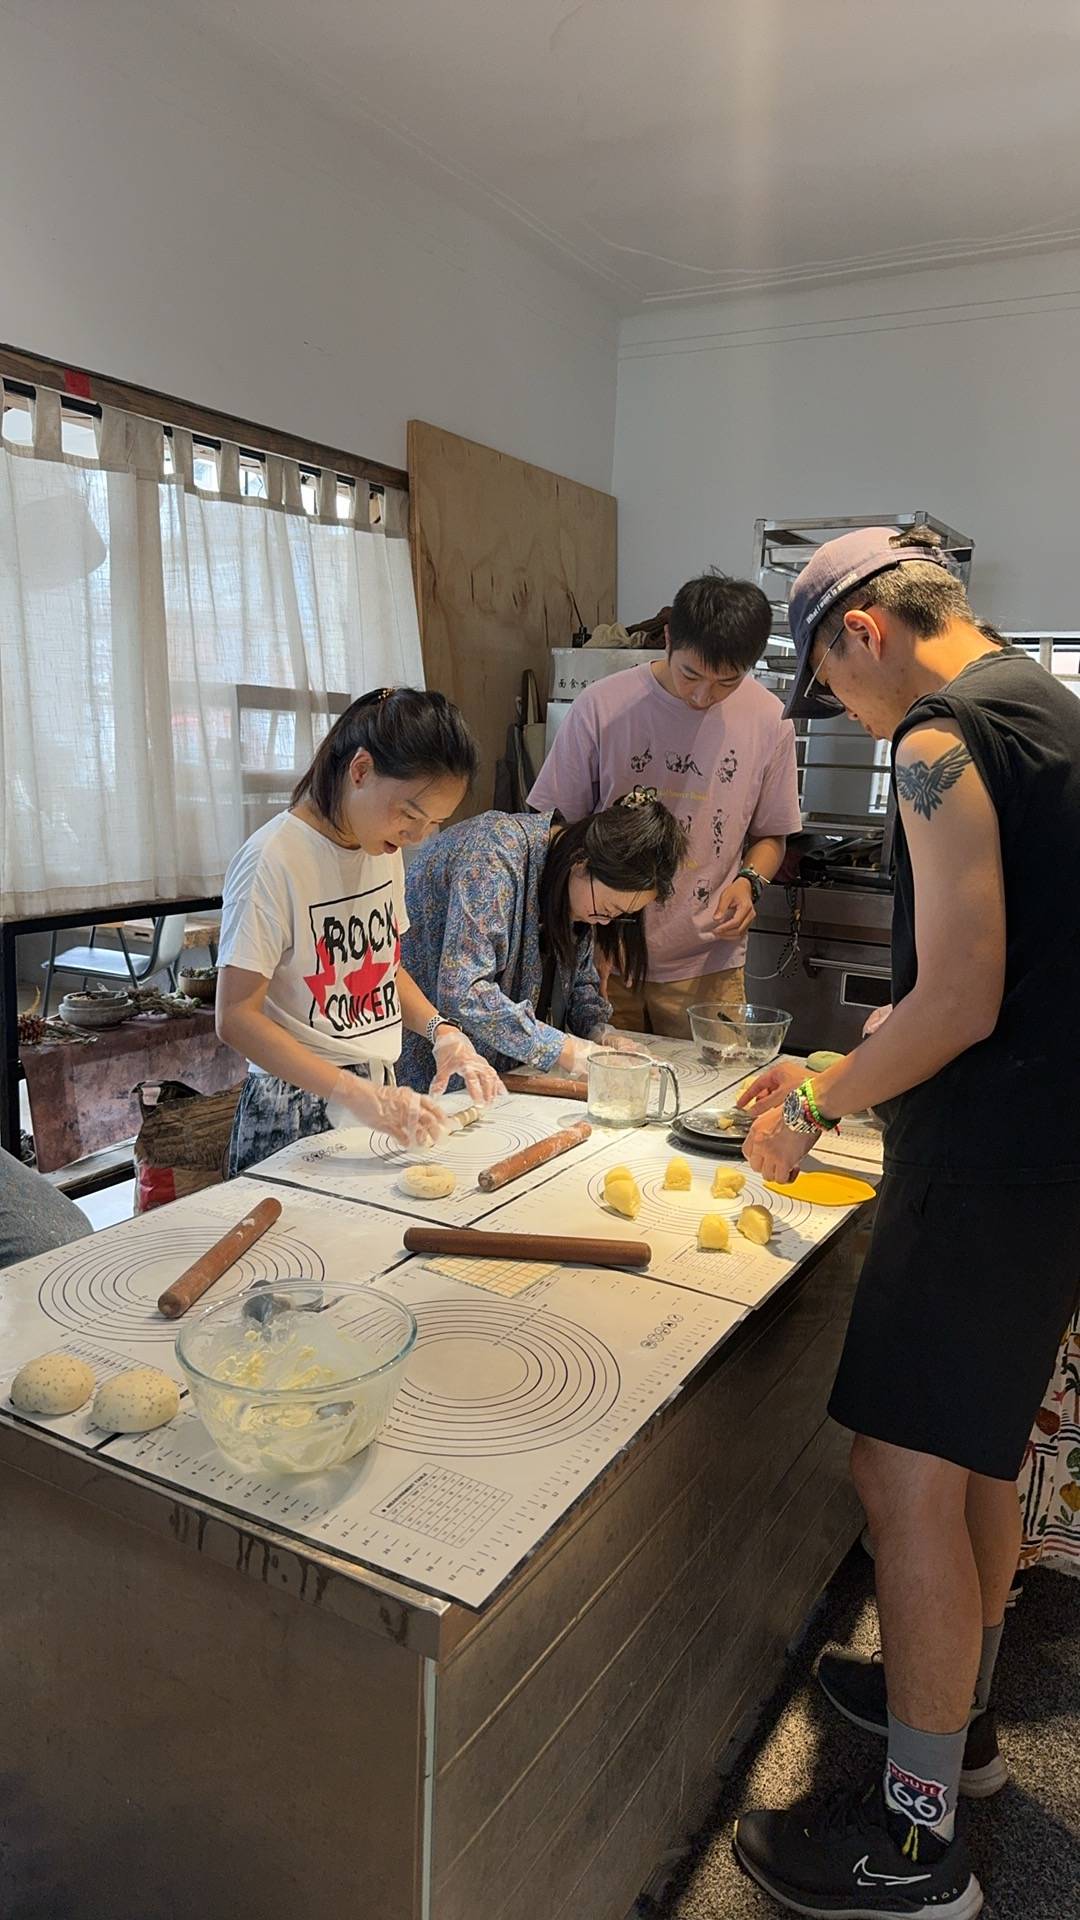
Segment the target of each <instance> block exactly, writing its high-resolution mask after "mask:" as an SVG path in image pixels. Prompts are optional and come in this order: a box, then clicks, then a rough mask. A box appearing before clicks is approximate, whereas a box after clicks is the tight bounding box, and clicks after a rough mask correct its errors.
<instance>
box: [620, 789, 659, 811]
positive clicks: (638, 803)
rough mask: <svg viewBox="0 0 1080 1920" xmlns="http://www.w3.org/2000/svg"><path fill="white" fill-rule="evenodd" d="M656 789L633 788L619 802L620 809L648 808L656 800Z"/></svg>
mask: <svg viewBox="0 0 1080 1920" xmlns="http://www.w3.org/2000/svg"><path fill="white" fill-rule="evenodd" d="M656 797H657V794H656V788H655V787H631V789H630V791H629V793H624V794H623V797H622V799H621V800H620V801H619V805H620V807H648V806H651V805H652V803H653V801H654V800H655V799H656Z"/></svg>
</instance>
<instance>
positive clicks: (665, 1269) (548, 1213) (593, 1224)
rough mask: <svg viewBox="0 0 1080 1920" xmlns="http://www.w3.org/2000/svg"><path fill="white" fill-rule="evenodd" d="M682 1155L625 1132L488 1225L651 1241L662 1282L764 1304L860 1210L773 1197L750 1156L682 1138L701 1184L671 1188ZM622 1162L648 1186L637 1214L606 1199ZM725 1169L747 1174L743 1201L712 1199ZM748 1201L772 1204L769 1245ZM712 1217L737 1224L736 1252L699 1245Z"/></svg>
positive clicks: (654, 1271)
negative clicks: (741, 1221)
mask: <svg viewBox="0 0 1080 1920" xmlns="http://www.w3.org/2000/svg"><path fill="white" fill-rule="evenodd" d="M675 1152H676V1149H673V1148H672V1147H671V1145H670V1144H669V1143H668V1142H667V1141H666V1140H663V1139H653V1140H651V1141H644V1140H643V1138H642V1135H641V1134H640V1133H639V1132H638V1133H629V1132H628V1133H625V1134H624V1135H623V1137H622V1139H621V1140H620V1141H619V1142H617V1143H615V1144H613V1145H611V1146H610V1147H608V1148H607V1149H605V1151H604V1152H603V1153H601V1154H597V1155H596V1156H595V1158H593V1159H592V1160H590V1161H589V1162H588V1163H587V1164H586V1165H585V1166H584V1167H580V1168H577V1169H570V1170H568V1171H567V1172H566V1173H563V1174H559V1175H557V1176H556V1177H555V1179H554V1180H553V1181H551V1182H550V1184H549V1185H548V1186H547V1187H546V1188H545V1189H544V1191H543V1193H542V1194H535V1193H533V1194H523V1195H521V1197H520V1198H519V1199H517V1200H513V1201H508V1202H507V1205H506V1206H505V1207H504V1208H503V1209H502V1210H501V1211H500V1212H499V1213H498V1214H497V1215H496V1216H495V1218H494V1219H492V1220H490V1221H489V1223H488V1224H489V1225H490V1226H491V1227H492V1228H493V1229H497V1230H498V1231H499V1232H508V1233H511V1232H517V1233H536V1232H539V1231H540V1230H541V1222H542V1221H543V1220H548V1221H550V1220H551V1219H553V1218H557V1219H558V1221H559V1226H560V1231H562V1232H564V1233H571V1234H603V1235H605V1236H607V1237H609V1238H612V1239H616V1240H646V1241H647V1242H648V1243H649V1245H650V1247H651V1248H652V1259H651V1261H650V1263H649V1268H648V1271H649V1273H650V1274H651V1275H652V1276H653V1277H654V1278H655V1279H658V1280H663V1281H665V1282H667V1283H670V1284H674V1285H677V1286H680V1287H690V1288H693V1289H694V1290H695V1291H700V1292H703V1293H708V1294H712V1295H714V1296H716V1297H717V1298H719V1299H725V1300H731V1301H732V1302H737V1303H739V1304H740V1305H742V1306H747V1307H758V1306H761V1305H762V1304H763V1303H764V1301H766V1300H767V1299H768V1298H769V1296H770V1294H772V1293H774V1292H775V1291H776V1288H777V1287H778V1286H780V1285H781V1283H782V1282H783V1281H784V1280H786V1279H787V1276H788V1274H789V1273H790V1272H791V1271H792V1269H793V1267H795V1265H796V1264H797V1263H798V1261H800V1260H802V1259H804V1258H805V1256H806V1255H807V1254H808V1253H810V1252H812V1251H813V1249H814V1248H815V1247H816V1246H819V1245H820V1244H821V1242H822V1241H823V1240H826V1239H827V1238H828V1236H829V1235H830V1234H831V1233H834V1232H835V1231H836V1229H837V1227H839V1226H840V1225H841V1223H842V1222H843V1221H844V1220H845V1219H846V1218H847V1215H848V1213H849V1212H850V1211H851V1209H850V1208H844V1207H815V1206H811V1205H810V1204H809V1203H808V1202H807V1201H805V1200H795V1199H792V1198H791V1197H790V1195H787V1194H778V1193H770V1192H769V1191H768V1190H767V1188H766V1187H765V1185H764V1183H763V1181H762V1180H761V1179H760V1178H759V1177H758V1175H757V1174H755V1173H752V1172H751V1171H750V1169H749V1167H747V1166H746V1164H745V1162H743V1161H738V1160H734V1161H728V1160H717V1159H714V1158H713V1157H712V1156H711V1155H706V1154H696V1153H693V1152H690V1151H687V1149H686V1148H685V1147H684V1146H683V1145H682V1144H680V1146H679V1147H678V1149H677V1152H678V1155H679V1157H680V1158H681V1159H684V1160H686V1161H687V1162H688V1164H689V1166H690V1169H691V1174H692V1184H691V1187H690V1190H689V1192H678V1191H674V1190H671V1189H669V1188H666V1187H665V1186H664V1171H665V1168H666V1167H667V1164H668V1162H669V1161H670V1160H671V1159H673V1158H674V1157H675ZM613 1167H625V1168H627V1169H628V1171H629V1172H630V1173H631V1174H632V1175H633V1177H634V1179H635V1181H636V1182H637V1185H638V1188H639V1190H640V1192H641V1207H640V1210H639V1212H638V1214H637V1216H636V1217H635V1218H634V1219H633V1220H630V1219H628V1218H627V1217H626V1216H625V1215H623V1214H619V1213H616V1212H614V1210H613V1209H612V1208H610V1207H609V1206H608V1205H607V1203H606V1201H605V1199H604V1175H605V1174H606V1173H607V1171H608V1169H609V1168H613ZM718 1169H719V1170H720V1171H721V1172H722V1173H723V1172H731V1173H742V1174H744V1175H745V1179H746V1184H745V1186H744V1187H743V1189H742V1191H741V1192H740V1193H739V1194H738V1195H737V1196H736V1198H735V1199H730V1200H727V1199H715V1198H714V1197H713V1195H712V1193H711V1191H710V1189H711V1185H712V1180H713V1175H714V1174H715V1173H716V1172H717V1170H718ZM748 1206H767V1207H768V1209H769V1211H770V1213H771V1214H772V1216H773V1221H774V1223H775V1224H774V1231H773V1237H772V1240H771V1241H770V1242H769V1244H768V1246H766V1247H759V1246H755V1245H754V1243H753V1242H752V1241H750V1240H747V1239H745V1238H744V1237H743V1235H742V1234H740V1233H739V1232H738V1231H737V1229H736V1222H737V1220H738V1218H739V1215H740V1213H741V1212H742V1210H743V1208H744V1207H748ZM706 1213H719V1214H722V1215H723V1216H724V1218H725V1219H726V1220H727V1221H728V1223H729V1227H730V1250H729V1251H728V1252H726V1253H725V1252H720V1251H718V1250H717V1251H715V1252H713V1251H710V1252H700V1251H699V1250H698V1245H697V1231H698V1227H699V1225H700V1222H701V1219H702V1216H703V1215H704V1214H706Z"/></svg>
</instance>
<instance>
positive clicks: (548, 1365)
mask: <svg viewBox="0 0 1080 1920" xmlns="http://www.w3.org/2000/svg"><path fill="white" fill-rule="evenodd" d="M375 1290H376V1291H377V1292H379V1293H384V1294H389V1295H391V1296H392V1297H393V1298H394V1299H396V1300H400V1301H403V1302H404V1303H405V1304H406V1305H407V1306H409V1307H410V1308H411V1309H412V1311H413V1313H414V1314H415V1315H416V1318H417V1322H418V1325H419V1337H418V1339H417V1343H416V1346H415V1348H414V1350H413V1353H412V1355H411V1356H410V1359H409V1362H408V1366H407V1368H406V1374H405V1380H404V1384H403V1386H402V1389H401V1391H400V1393H399V1395H398V1398H397V1400H396V1402H395V1404H394V1407H393V1409H392V1411H391V1414H390V1418H389V1420H388V1422H387V1425H386V1427H385V1429H384V1431H383V1433H382V1435H381V1436H380V1438H379V1440H378V1441H377V1442H376V1443H375V1445H374V1446H373V1447H371V1448H369V1450H368V1451H367V1453H365V1454H363V1455H361V1456H360V1457H359V1458H358V1459H357V1460H356V1461H352V1462H347V1463H346V1464H345V1465H344V1466H341V1467H338V1468H335V1469H333V1470H332V1471H331V1472H329V1473H325V1474H319V1475H305V1476H296V1477H292V1476H281V1477H279V1478H275V1479H271V1478H270V1477H268V1476H262V1477H261V1478H260V1477H257V1476H254V1475H251V1474H248V1473H245V1472H243V1471H242V1469H240V1468H238V1467H233V1466H231V1465H230V1463H229V1462H228V1461H227V1460H226V1459H225V1458H224V1456H223V1455H222V1454H221V1453H219V1452H218V1450H217V1448H216V1447H215V1446H214V1445H213V1443H212V1442H211V1440H210V1438H209V1436H208V1435H207V1433H206V1430H205V1428H204V1427H203V1426H202V1423H201V1421H200V1420H199V1419H198V1416H197V1415H196V1413H195V1411H194V1409H193V1408H192V1407H191V1406H190V1404H187V1405H185V1407H184V1408H182V1409H181V1412H180V1414H179V1415H178V1417H177V1419H176V1420H175V1421H173V1422H172V1423H171V1425H170V1426H168V1427H163V1428H160V1429H159V1430H158V1431H157V1432H155V1433H148V1434H144V1435H141V1436H134V1435H133V1436H131V1437H123V1436H120V1437H118V1438H116V1439H115V1440H112V1441H110V1442H109V1443H108V1445H107V1447H106V1449H105V1457H106V1458H112V1459H116V1460H118V1461H122V1462H123V1463H124V1464H125V1465H126V1466H129V1467H133V1468H136V1469H138V1470H139V1471H141V1472H143V1473H146V1474H149V1475H151V1476H153V1478H154V1479H156V1480H159V1481H164V1482H166V1483H168V1484H170V1485H175V1486H181V1487H186V1488H190V1489H191V1490H192V1491H194V1492H196V1493H200V1494H203V1495H205V1496H208V1497H210V1498H212V1499H213V1500H216V1501H218V1502H219V1503H220V1504H221V1505H223V1506H225V1507H228V1508H229V1509H231V1510H232V1511H233V1512H236V1513H239V1514H241V1515H250V1516H252V1517H256V1518H258V1519H259V1520H264V1521H270V1522H272V1523H273V1524H274V1525H276V1526H278V1527H280V1528H281V1529H282V1530H283V1531H285V1532H288V1533H290V1534H292V1535H294V1536H296V1537H297V1538H299V1539H301V1540H309V1541H311V1542H313V1543H314V1544H316V1545H317V1546H319V1547H321V1548H323V1549H329V1550H330V1551H332V1552H334V1553H337V1554H341V1555H343V1556H344V1557H346V1558H348V1559H353V1560H356V1561H358V1562H360V1563H361V1564H363V1565H365V1566H369V1567H376V1568H380V1569H382V1570H383V1571H385V1572H387V1573H391V1574H394V1575H396V1576H399V1577H401V1578H404V1579H406V1580H411V1581H413V1582H415V1583H416V1584H418V1585H420V1586H423V1587H425V1588H427V1589H429V1590H431V1591H434V1592H436V1593H439V1594H444V1595H446V1596H447V1597H448V1598H450V1599H456V1600H461V1601H464V1602H465V1603H466V1604H468V1605H470V1606H479V1605H481V1604H482V1602H483V1601H485V1600H486V1599H488V1598H489V1596H490V1595H491V1594H492V1593H494V1592H495V1590H496V1588H497V1587H499V1586H501V1584H502V1583H503V1581H504V1580H505V1579H506V1578H507V1577H508V1576H509V1575H510V1574H511V1573H512V1572H513V1571H514V1569H515V1567H517V1566H518V1565H520V1563H521V1561H522V1560H524V1559H525V1558H526V1557H527V1555H528V1554H529V1553H530V1552H532V1550H533V1549H534V1548H535V1547H536V1546H537V1545H538V1544H539V1542H540V1541H541V1540H542V1539H543V1538H544V1536H545V1534H547V1533H548V1531H549V1530H550V1529H551V1527H553V1526H554V1524H555V1523H556V1521H557V1520H558V1519H559V1518H560V1517H561V1516H562V1514H564V1513H565V1512H566V1510H567V1508H568V1507H570V1506H571V1505H572V1504H573V1503H574V1501H575V1500H577V1499H578V1498H579V1497H580V1496H581V1494H583V1493H584V1492H585V1490H586V1488H587V1487H588V1486H589V1485H590V1483H591V1482H592V1481H593V1480H595V1479H596V1477H597V1475H598V1474H599V1473H601V1472H602V1471H603V1469H604V1468H605V1467H606V1466H607V1465H608V1463H609V1462H610V1461H611V1460H612V1459H614V1457H615V1456H616V1455H617V1454H618V1453H619V1452H620V1451H621V1450H622V1449H623V1448H624V1447H625V1446H626V1445H627V1444H628V1443H629V1442H630V1440H632V1439H633V1437H634V1435H635V1433H637V1432H638V1431H639V1429H640V1428H641V1427H642V1425H643V1424H644V1423H645V1421H647V1420H648V1419H649V1418H650V1417H651V1415H652V1414H654V1413H655V1412H656V1411H657V1409H658V1408H659V1407H661V1406H663V1405H664V1404H665V1402H666V1401H667V1400H668V1399H670V1397H671V1395H672V1394H673V1393H674V1392H676V1391H677V1389H678V1387H679V1386H680V1385H681V1384H682V1382H683V1381H684V1380H685V1379H686V1378H687V1377H688V1376H689V1375H690V1374H691V1373H692V1372H693V1371H694V1370H695V1369H696V1368H697V1367H698V1366H699V1365H700V1364H701V1362H702V1361H703V1360H704V1359H705V1358H706V1356H707V1355H708V1354H709V1353H710V1352H711V1351H712V1349H713V1348H714V1347H716V1346H718V1345H719V1344H720V1342H721V1341H722V1340H724V1339H725V1338H726V1337H727V1335H728V1334H729V1333H730V1332H731V1331H732V1329H733V1328H734V1327H736V1326H737V1325H738V1324H739V1322H740V1320H741V1319H742V1318H743V1316H744V1313H745V1308H743V1307H740V1306H736V1305H733V1304H731V1303H730V1302H728V1301H724V1300H717V1299H710V1298H707V1297H706V1296H704V1295H699V1294H694V1293H691V1292H679V1291H676V1290H675V1289H674V1288H672V1287H666V1286H663V1285H661V1284H659V1283H658V1282H657V1281H655V1280H651V1279H649V1278H648V1277H647V1276H644V1275H641V1274H627V1273H618V1274H615V1273H606V1272H601V1271H599V1270H597V1269H595V1268H590V1269H588V1270H579V1269H567V1270H560V1271H559V1272H558V1273H557V1274H553V1275H551V1276H550V1277H549V1278H548V1279H547V1280H541V1281H540V1282H538V1283H537V1284H536V1285H535V1286H534V1287H533V1288H532V1290H531V1291H530V1292H529V1293H528V1294H527V1295H523V1296H521V1297H520V1298H519V1299H517V1300H499V1299H489V1298H485V1297H484V1296H483V1295H482V1294H481V1293H479V1292H478V1291H477V1290H476V1289H474V1288H471V1287H468V1286H463V1285H460V1284H459V1283H457V1282H455V1281H453V1280H449V1279H446V1278H444V1277H443V1276H442V1275H441V1274H438V1273H432V1272H431V1271H429V1269H428V1268H427V1267H425V1266H424V1265H423V1264H422V1263H421V1262H420V1261H418V1260H413V1261H409V1262H408V1263H407V1264H406V1265H405V1266H402V1267H398V1268H396V1269H395V1270H394V1272H392V1273H389V1274H386V1275H384V1276H383V1278H382V1279H381V1280H379V1281H377V1282H376V1283H375Z"/></svg>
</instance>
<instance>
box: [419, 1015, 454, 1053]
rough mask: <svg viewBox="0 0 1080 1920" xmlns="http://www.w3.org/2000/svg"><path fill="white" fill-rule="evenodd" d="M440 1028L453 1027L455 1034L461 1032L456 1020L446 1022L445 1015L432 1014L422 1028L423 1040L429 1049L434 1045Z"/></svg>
mask: <svg viewBox="0 0 1080 1920" xmlns="http://www.w3.org/2000/svg"><path fill="white" fill-rule="evenodd" d="M440 1027H453V1029H454V1032H455V1033H460V1032H461V1031H462V1029H461V1027H459V1026H458V1023H457V1021H456V1020H448V1019H447V1018H446V1015H445V1014H442V1013H433V1014H432V1016H431V1019H430V1020H429V1021H428V1023H427V1026H426V1027H425V1028H424V1039H425V1040H426V1041H427V1043H428V1046H429V1047H433V1046H434V1045H435V1035H436V1034H437V1033H438V1031H439V1028H440Z"/></svg>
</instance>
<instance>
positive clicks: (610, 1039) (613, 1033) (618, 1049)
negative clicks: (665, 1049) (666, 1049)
mask: <svg viewBox="0 0 1080 1920" xmlns="http://www.w3.org/2000/svg"><path fill="white" fill-rule="evenodd" d="M589 1039H590V1040H591V1041H593V1043H594V1044H595V1045H596V1046H598V1047H609V1048H610V1049H611V1051H612V1052H613V1053H643V1052H644V1051H645V1049H644V1048H643V1046H642V1044H641V1041H640V1040H639V1039H637V1038H636V1036H635V1035H634V1034H632V1033H626V1032H624V1031H623V1029H622V1028H621V1027H594V1028H593V1030H592V1032H591V1033H590V1035H589Z"/></svg>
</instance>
